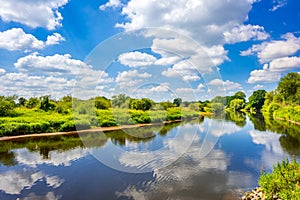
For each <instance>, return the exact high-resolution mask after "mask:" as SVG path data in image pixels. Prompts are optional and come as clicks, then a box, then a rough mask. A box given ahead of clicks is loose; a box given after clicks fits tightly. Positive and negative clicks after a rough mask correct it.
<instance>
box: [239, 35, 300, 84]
mask: <svg viewBox="0 0 300 200" xmlns="http://www.w3.org/2000/svg"><path fill="white" fill-rule="evenodd" d="M299 50H300V38H299V37H295V36H294V34H292V33H287V34H284V35H283V36H282V37H281V40H272V41H270V42H263V43H262V44H259V45H253V46H252V47H251V48H250V49H248V50H246V51H242V52H241V55H243V56H246V55H257V57H258V58H259V62H260V63H261V64H263V69H259V70H253V71H252V72H251V73H250V77H249V79H248V83H259V82H265V83H267V82H276V81H278V80H279V79H280V77H281V74H283V73H284V72H286V71H289V70H296V69H299V67H300V58H299V57H298V56H294V55H295V54H296V53H297V52H298V51H299Z"/></svg>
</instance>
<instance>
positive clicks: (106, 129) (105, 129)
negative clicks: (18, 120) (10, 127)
mask: <svg viewBox="0 0 300 200" xmlns="http://www.w3.org/2000/svg"><path fill="white" fill-rule="evenodd" d="M182 121H183V120H172V121H164V122H162V123H147V124H132V125H121V126H111V127H95V128H90V129H86V130H79V131H66V132H53V133H35V134H26V135H17V136H3V137H0V141H10V140H21V139H27V138H41V137H50V136H61V135H76V134H82V133H92V132H109V131H117V130H124V129H132V128H139V127H146V126H158V125H163V124H170V123H177V122H182Z"/></svg>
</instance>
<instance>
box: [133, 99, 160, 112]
mask: <svg viewBox="0 0 300 200" xmlns="http://www.w3.org/2000/svg"><path fill="white" fill-rule="evenodd" d="M153 105H155V103H154V101H152V100H151V99H148V98H142V99H130V101H129V108H130V109H135V110H143V111H146V110H150V108H151V107H152V106H153Z"/></svg>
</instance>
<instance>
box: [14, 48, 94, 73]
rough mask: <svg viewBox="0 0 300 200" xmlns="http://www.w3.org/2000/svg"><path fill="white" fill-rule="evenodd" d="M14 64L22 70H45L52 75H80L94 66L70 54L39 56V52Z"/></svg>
mask: <svg viewBox="0 0 300 200" xmlns="http://www.w3.org/2000/svg"><path fill="white" fill-rule="evenodd" d="M14 66H15V67H16V68H17V69H18V70H20V71H22V72H27V73H32V72H43V74H50V75H62V74H67V75H80V74H85V73H87V72H90V70H91V69H92V66H88V65H86V64H85V63H84V62H82V61H80V60H76V59H72V58H71V55H70V54H64V55H60V54H55V55H53V56H39V55H38V54H37V53H32V54H30V55H28V56H25V57H22V58H19V59H18V61H17V62H16V63H14Z"/></svg>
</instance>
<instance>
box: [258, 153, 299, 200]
mask: <svg viewBox="0 0 300 200" xmlns="http://www.w3.org/2000/svg"><path fill="white" fill-rule="evenodd" d="M259 185H260V186H261V188H262V190H263V193H264V196H265V198H266V200H268V199H273V196H275V195H276V196H277V197H278V198H280V199H285V200H289V199H299V197H300V164H298V163H297V161H296V160H293V161H292V162H289V160H288V159H287V160H284V161H282V163H277V165H274V166H273V172H272V173H270V174H267V173H266V172H263V173H262V175H261V177H260V178H259Z"/></svg>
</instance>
